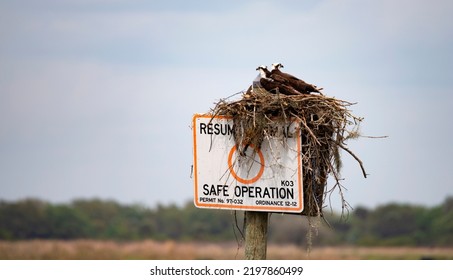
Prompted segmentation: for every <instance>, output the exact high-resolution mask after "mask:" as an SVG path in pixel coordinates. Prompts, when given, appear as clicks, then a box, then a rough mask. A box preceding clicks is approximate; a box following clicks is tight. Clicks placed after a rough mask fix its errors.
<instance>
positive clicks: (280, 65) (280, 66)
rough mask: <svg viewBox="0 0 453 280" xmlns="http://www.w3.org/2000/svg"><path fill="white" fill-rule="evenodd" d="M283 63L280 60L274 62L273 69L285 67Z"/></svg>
mask: <svg viewBox="0 0 453 280" xmlns="http://www.w3.org/2000/svg"><path fill="white" fill-rule="evenodd" d="M283 67H284V66H283V64H281V63H280V62H279V63H272V70H274V69H280V68H283Z"/></svg>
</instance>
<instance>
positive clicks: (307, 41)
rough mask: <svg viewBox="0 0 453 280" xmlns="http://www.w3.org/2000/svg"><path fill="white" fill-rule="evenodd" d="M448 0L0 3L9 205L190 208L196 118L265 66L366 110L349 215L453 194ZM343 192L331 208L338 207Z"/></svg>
mask: <svg viewBox="0 0 453 280" xmlns="http://www.w3.org/2000/svg"><path fill="white" fill-rule="evenodd" d="M452 13H453V2H452V1H449V0H445V1H442V0H434V1H433V0H429V1H425V0H400V1H394V0H381V1H363V0H344V1H335V0H319V1H315V0H308V1H295V0H287V1H270V0H269V1H207V0H206V1H171V0H164V1H140V0H128V1H125V0H124V1H123V0H116V1H108V0H90V1H88V0H42V1H31V0H14V1H13V0H11V1H8V0H6V1H5V0H2V1H0V200H8V201H14V200H18V199H24V198H38V199H43V200H46V201H50V202H53V203H67V202H70V201H72V200H74V199H91V198H99V199H113V200H116V201H118V202H120V203H127V204H130V203H139V204H143V205H146V206H149V207H154V206H156V205H158V204H163V205H167V204H173V203H175V204H177V205H183V204H185V203H187V202H188V201H191V200H193V189H194V186H193V179H192V178H191V166H192V162H193V154H192V149H193V143H192V131H191V128H190V125H191V120H192V116H193V114H195V113H205V112H208V111H209V110H210V109H211V108H213V106H214V105H215V103H216V102H218V101H219V100H220V99H221V98H225V97H227V96H230V95H232V94H234V93H237V92H239V91H242V90H245V89H247V88H248V86H249V85H250V84H251V82H252V81H253V79H254V78H255V77H256V75H257V72H256V71H255V69H256V67H257V66H259V65H262V64H264V65H268V66H269V67H270V65H271V64H272V63H274V62H281V63H282V64H283V65H285V68H284V71H286V72H289V73H291V74H293V75H295V76H298V77H300V78H302V79H303V80H305V81H308V82H310V83H313V84H316V85H318V86H320V87H323V88H324V94H325V95H327V96H331V97H336V98H339V99H342V100H347V101H350V102H354V103H356V104H355V105H353V106H352V107H351V110H352V111H353V114H355V115H356V116H360V117H364V121H363V123H362V126H361V133H362V135H369V136H388V138H383V139H374V138H366V137H363V138H359V139H356V140H350V141H349V142H348V147H349V149H351V150H353V151H354V153H355V154H356V155H357V156H359V157H360V158H361V160H362V161H363V163H364V166H365V169H366V171H367V173H369V176H368V178H366V179H365V178H363V176H362V173H361V170H360V167H359V166H358V164H357V162H356V161H355V160H354V159H352V158H351V157H350V156H349V155H348V154H345V153H343V163H344V167H343V170H342V177H343V178H344V181H342V182H343V185H344V186H345V187H346V188H347V190H346V191H345V198H346V200H347V201H348V202H349V204H350V205H351V206H352V207H357V206H365V207H376V206H379V205H382V204H386V203H391V202H398V203H412V204H420V205H425V206H433V205H438V204H440V203H442V202H443V201H444V200H445V199H446V197H448V196H452V195H453V184H452V175H451V174H452V167H453V164H452V157H453V148H452V145H451V139H452V138H453V131H452V128H453V125H452V122H451V119H452V118H451V116H449V113H450V112H451V110H452V109H451V108H452V106H453V17H451V14H452ZM339 200H340V197H339V195H338V193H333V194H332V195H331V197H330V203H331V205H332V206H333V207H334V210H338V209H339V208H338V207H339V203H338V202H339Z"/></svg>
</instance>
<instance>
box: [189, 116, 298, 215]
mask: <svg viewBox="0 0 453 280" xmlns="http://www.w3.org/2000/svg"><path fill="white" fill-rule="evenodd" d="M192 125H193V127H192V129H193V144H194V146H193V153H194V184H195V198H194V202H195V205H196V206H197V207H200V208H216V209H236V210H248V211H266V212H294V213H298V212H302V210H303V193H302V178H303V176H302V160H301V136H300V129H299V126H298V124H297V123H296V122H293V123H288V124H279V126H278V127H276V128H275V135H267V137H265V139H264V141H263V142H262V144H261V147H254V146H253V145H250V146H248V148H247V149H245V152H244V153H243V154H242V155H241V154H240V153H239V152H238V147H236V144H235V141H234V136H233V120H232V118H230V117H224V116H216V117H212V116H211V115H195V116H194V117H193V124H192ZM282 131H284V134H285V137H277V136H276V135H277V134H279V135H282ZM239 149H240V150H241V151H242V150H244V147H240V148H239Z"/></svg>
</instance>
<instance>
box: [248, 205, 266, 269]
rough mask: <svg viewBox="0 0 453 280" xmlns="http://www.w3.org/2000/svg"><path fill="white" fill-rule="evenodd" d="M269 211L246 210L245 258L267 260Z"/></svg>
mask: <svg viewBox="0 0 453 280" xmlns="http://www.w3.org/2000/svg"><path fill="white" fill-rule="evenodd" d="M268 221H269V213H268V212H256V211H246V212H245V259H246V260H265V259H266V253H267V227H268Z"/></svg>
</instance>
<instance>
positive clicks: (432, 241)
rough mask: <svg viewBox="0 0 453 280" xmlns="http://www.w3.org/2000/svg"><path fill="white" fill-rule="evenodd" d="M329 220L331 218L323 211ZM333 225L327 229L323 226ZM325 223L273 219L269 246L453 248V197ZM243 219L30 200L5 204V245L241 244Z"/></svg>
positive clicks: (218, 213)
mask: <svg viewBox="0 0 453 280" xmlns="http://www.w3.org/2000/svg"><path fill="white" fill-rule="evenodd" d="M325 212H328V211H325ZM325 220H326V221H328V223H329V225H327V223H326V221H325ZM325 220H324V219H319V218H307V217H304V216H299V215H286V214H285V215H282V214H276V213H275V214H272V215H271V218H270V227H269V241H270V242H273V243H294V244H299V245H304V244H306V243H307V242H312V243H313V245H317V246H319V245H321V246H322V245H346V244H348V245H363V246H453V197H449V198H447V199H446V200H445V201H444V202H443V203H442V204H441V205H438V206H435V207H422V206H416V205H409V204H395V203H392V204H386V205H383V206H379V207H377V208H375V209H367V208H365V207H357V208H356V209H355V210H353V211H352V212H350V213H349V214H348V215H346V216H345V215H343V216H341V215H338V214H336V213H326V216H325ZM242 227H243V213H242V212H241V211H237V212H234V211H225V210H207V209H197V208H195V207H194V206H193V204H192V203H188V204H186V205H185V206H182V207H177V206H174V205H170V206H162V205H160V206H158V207H156V208H154V209H151V208H147V207H144V206H142V205H121V204H119V203H117V202H114V201H104V200H97V199H93V200H75V201H73V202H72V203H70V204H50V203H47V202H44V201H40V200H35V199H27V200H21V201H17V202H6V201H0V239H1V240H23V239H114V240H142V239H155V240H168V239H172V240H179V241H234V240H236V241H237V242H241V240H242V239H243V237H242V233H241V232H242Z"/></svg>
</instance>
